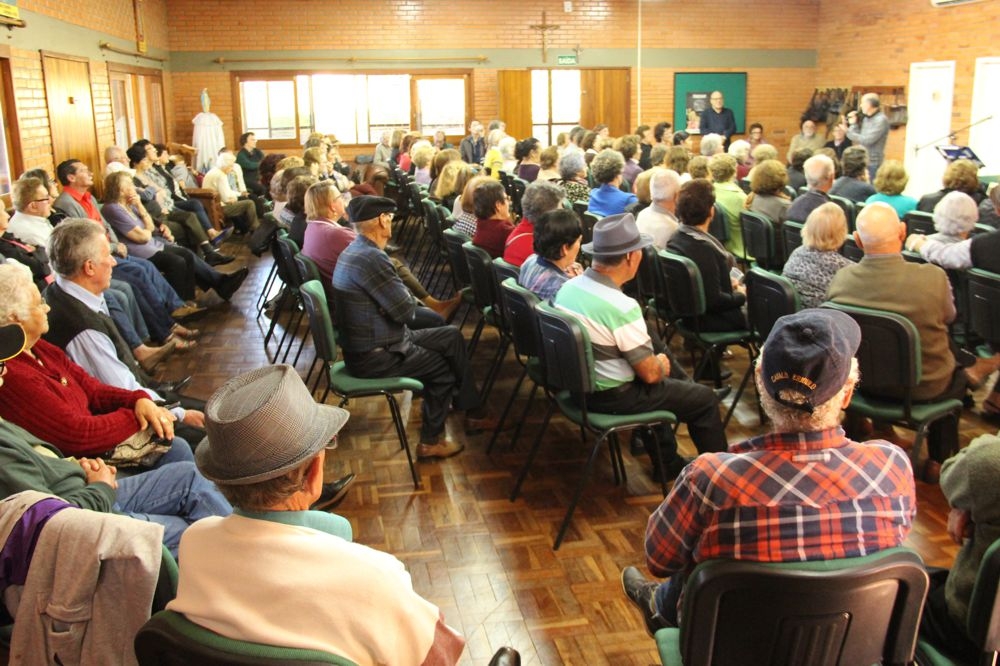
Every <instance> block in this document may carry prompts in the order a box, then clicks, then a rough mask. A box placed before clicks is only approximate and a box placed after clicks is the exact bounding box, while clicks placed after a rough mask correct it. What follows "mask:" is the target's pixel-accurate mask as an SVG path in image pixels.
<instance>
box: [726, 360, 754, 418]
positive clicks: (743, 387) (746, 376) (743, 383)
mask: <svg viewBox="0 0 1000 666" xmlns="http://www.w3.org/2000/svg"><path fill="white" fill-rule="evenodd" d="M756 367H757V359H756V357H754V358H751V359H750V366H749V367H748V368H747V371H746V372H745V373H744V374H743V380H742V381H741V382H740V387H739V389H737V390H736V397H734V398H733V404H732V405H730V406H729V410H728V411H727V412H726V418H724V419H723V420H722V429H723V430H725V429H726V426H727V425H729V419H731V418H732V416H733V412H735V411H736V405H738V404H739V402H740V397H741V396H742V395H743V391H744V390H746V387H747V382H748V381H750V377H752V376H753V373H754V370H755V368H756Z"/></svg>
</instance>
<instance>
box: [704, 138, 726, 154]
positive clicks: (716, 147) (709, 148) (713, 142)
mask: <svg viewBox="0 0 1000 666" xmlns="http://www.w3.org/2000/svg"><path fill="white" fill-rule="evenodd" d="M725 141H726V140H725V139H724V138H722V135H721V134H706V135H705V136H703V137H701V154H702V155H704V156H705V157H711V156H712V155H715V154H716V153H718V152H720V151H721V150H722V144H723V143H725Z"/></svg>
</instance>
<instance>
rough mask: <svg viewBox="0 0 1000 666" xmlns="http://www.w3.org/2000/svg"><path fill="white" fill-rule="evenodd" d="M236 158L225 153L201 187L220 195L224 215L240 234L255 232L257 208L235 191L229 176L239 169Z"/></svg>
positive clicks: (207, 174)
mask: <svg viewBox="0 0 1000 666" xmlns="http://www.w3.org/2000/svg"><path fill="white" fill-rule="evenodd" d="M237 166H238V165H237V164H236V156H235V155H233V154H232V153H231V152H223V153H221V154H220V155H219V157H218V158H217V159H216V162H215V167H214V168H212V169H210V170H209V172H208V173H206V174H205V179H204V180H203V181H202V183H201V185H202V187H204V188H205V189H206V190H214V191H215V192H217V193H218V194H219V201H220V202H221V203H222V213H223V214H224V215H225V216H226V219H227V220H229V221H231V222H232V223H233V226H234V227H235V228H236V230H237V232H238V233H246V232H248V231H253V230H254V229H256V228H257V225H258V224H259V221H258V217H257V207H256V205H254V202H253V201H251V200H249V199H242V198H240V197H241V192H240V191H237V190H234V189H233V187H232V185H231V184H230V182H229V174H231V173H233V172H234V170H235V169H236V168H237Z"/></svg>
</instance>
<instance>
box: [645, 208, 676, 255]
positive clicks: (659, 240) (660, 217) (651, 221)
mask: <svg viewBox="0 0 1000 666" xmlns="http://www.w3.org/2000/svg"><path fill="white" fill-rule="evenodd" d="M635 226H636V227H638V229H639V233H642V234H649V235H650V236H652V237H653V245H654V246H655V247H656V249H657V250H665V249H666V247H667V241H668V240H670V237H671V236H673V235H674V232H675V231H677V227H678V226H679V224H678V223H677V218H676V217H674V216H673V214H672V213H671V212H670V211H668V210H666V209H665V208H660V207H659V206H657V205H656V203H653V204H652V205H650V206H647V207H646V208H643V209H642V210H641V211H639V216H638V217H636V218H635Z"/></svg>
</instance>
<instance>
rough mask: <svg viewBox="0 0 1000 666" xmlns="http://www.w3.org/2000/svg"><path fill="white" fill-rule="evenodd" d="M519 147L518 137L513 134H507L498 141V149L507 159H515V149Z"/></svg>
mask: <svg viewBox="0 0 1000 666" xmlns="http://www.w3.org/2000/svg"><path fill="white" fill-rule="evenodd" d="M515 148H517V139H515V138H514V137H512V136H505V137H504V138H502V139H500V141H499V142H498V143H497V150H499V151H500V155H501V156H502V157H503V158H504V159H505V160H512V159H514V149H515Z"/></svg>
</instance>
